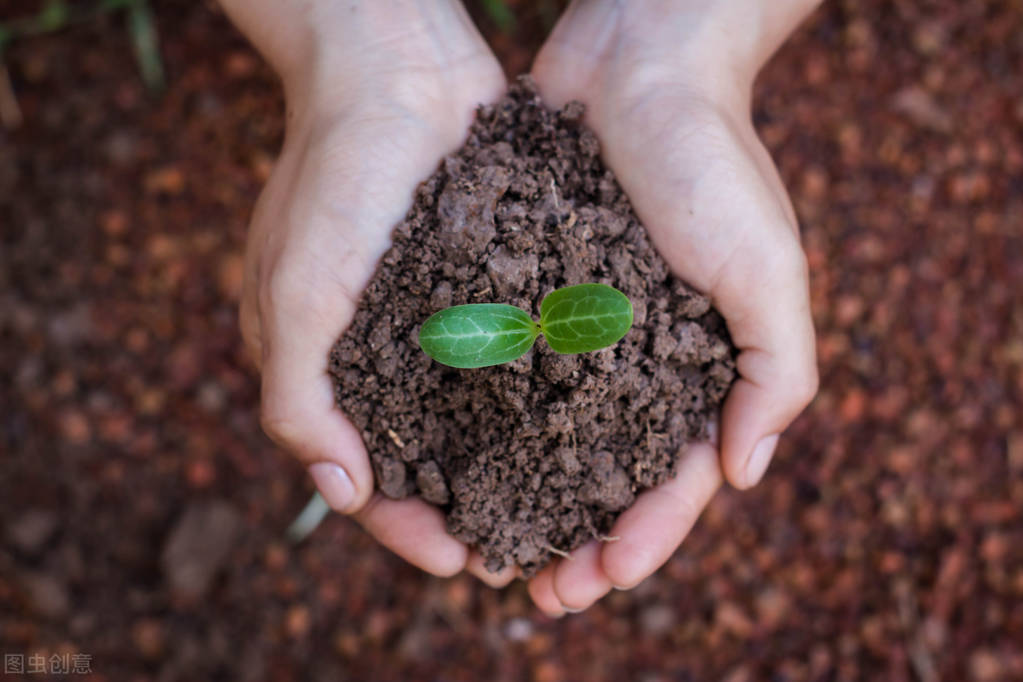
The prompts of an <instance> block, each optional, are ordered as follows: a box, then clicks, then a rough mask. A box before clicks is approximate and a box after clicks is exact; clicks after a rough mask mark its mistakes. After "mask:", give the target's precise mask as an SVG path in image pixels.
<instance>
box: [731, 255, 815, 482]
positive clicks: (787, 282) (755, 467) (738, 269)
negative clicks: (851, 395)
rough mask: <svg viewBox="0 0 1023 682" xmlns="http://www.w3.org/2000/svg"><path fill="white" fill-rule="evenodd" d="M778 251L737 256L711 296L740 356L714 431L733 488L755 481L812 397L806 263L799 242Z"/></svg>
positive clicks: (812, 361)
mask: <svg viewBox="0 0 1023 682" xmlns="http://www.w3.org/2000/svg"><path fill="white" fill-rule="evenodd" d="M782 244H784V246H775V247H772V249H771V250H765V251H764V252H761V253H753V252H752V251H751V252H749V253H743V254H739V255H737V256H736V257H735V258H734V259H733V260H732V261H730V262H729V263H728V265H727V266H726V269H725V270H723V271H722V274H721V277H720V279H719V280H718V281H719V285H718V286H716V287H715V288H714V289H713V290H712V296H713V298H714V301H715V303H716V304H717V306H718V308H719V310H721V312H722V314H723V315H724V316H725V318H726V319H727V320H728V329H729V332H730V333H731V335H732V339H733V341H734V342H735V344H736V345H737V346H738V347H739V348H740V349H741V352H740V354H739V356H738V358H737V359H736V368H737V369H738V372H739V375H740V376H739V379H738V380H737V381H736V382H735V384H734V385H733V386H732V388H731V390H730V391H729V394H728V397H727V399H726V400H725V405H724V408H723V410H722V424H723V427H724V428H723V429H722V432H721V461H722V467H723V469H724V472H725V475H726V477H727V478H728V480H729V482H731V483H732V485H734V486H736V487H738V488H748V487H750V486H753V485H756V483H757V482H758V481H759V480H760V479H761V477H762V476H763V475H764V472H765V471H766V469H767V465H768V464H769V462H770V460H771V457H772V455H773V453H774V449H775V446H776V445H777V443H778V436H779V434H780V433H781V432H782V431H783V430H785V428H786V427H788V425H789V424H790V423H791V422H792V420H793V419H795V418H796V416H797V415H798V414H799V413H800V412H801V411H802V410H803V408H805V407H806V405H807V404H808V403H809V402H810V400H811V399H812V398H813V396H814V394H815V393H816V392H817V383H818V379H817V364H816V354H815V348H814V332H813V322H812V320H811V317H810V300H809V292H808V284H807V270H806V259H805V257H804V256H803V252H802V250H801V249H800V248H799V245H798V242H795V241H794V240H786V241H783V242H782Z"/></svg>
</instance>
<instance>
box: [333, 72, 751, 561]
mask: <svg viewBox="0 0 1023 682" xmlns="http://www.w3.org/2000/svg"><path fill="white" fill-rule="evenodd" d="M582 114H583V108H582V106H581V105H579V104H569V105H568V106H566V107H565V109H563V110H562V111H560V112H553V111H550V110H549V109H547V108H545V107H544V105H543V104H542V103H541V101H540V98H539V96H538V95H537V93H536V90H535V88H534V85H533V83H532V82H531V81H530V80H529V79H528V78H522V79H520V80H519V81H517V82H516V83H515V84H514V85H513V86H512V88H511V90H510V91H509V93H508V94H507V95H506V97H505V98H504V99H503V100H502V101H501V102H499V103H498V104H496V105H494V106H488V107H482V108H481V109H480V111H479V113H478V116H477V121H476V123H475V124H474V125H473V127H472V130H471V132H470V135H469V139H468V141H467V142H466V144H465V146H464V147H463V148H462V149H461V150H460V151H458V152H457V153H456V154H454V155H452V156H450V157H448V158H447V159H445V160H444V162H443V164H442V165H441V167H440V168H439V169H438V170H437V172H436V173H435V174H434V175H433V176H432V177H431V178H430V179H429V180H427V181H426V182H424V183H423V184H422V185H421V186H420V187H419V190H418V191H417V192H416V197H415V204H414V206H413V207H412V209H411V210H410V211H409V213H408V215H407V216H406V218H405V221H404V222H402V223H401V224H400V225H398V226H397V228H396V229H395V233H394V243H393V246H392V247H391V249H390V250H389V251H388V252H387V253H386V254H385V256H384V258H383V259H382V261H381V263H380V265H379V267H378V269H377V272H376V274H375V276H374V278H373V280H372V282H371V283H370V285H369V288H368V289H367V290H366V292H365V294H364V296H363V298H362V300H361V302H360V307H359V310H358V312H357V314H356V316H355V321H354V322H353V324H352V325H351V327H350V328H349V330H348V331H347V332H346V333H345V334H344V336H343V337H342V338H341V339H339V340H338V342H337V344H336V345H335V347H334V349H333V350H332V352H331V356H330V372H331V375H332V376H333V377H334V380H335V386H336V396H337V402H338V405H339V407H340V408H341V409H342V410H343V411H344V412H345V413H346V414H348V415H349V416H350V417H351V419H352V420H353V421H354V423H355V424H356V426H357V427H358V428H359V429H360V430H361V431H362V435H363V438H364V439H365V441H366V445H367V447H368V449H369V451H370V453H371V457H372V460H373V464H374V468H375V472H376V475H377V484H378V486H379V488H380V489H381V490H382V491H383V492H384V493H385V494H386V495H388V496H390V497H393V498H402V497H407V496H409V495H414V494H419V495H422V496H423V498H425V499H426V500H428V501H430V502H433V503H435V504H438V505H441V506H442V507H443V508H444V509H445V510H446V511H447V514H448V527H449V529H450V531H451V533H452V534H453V535H454V536H455V537H457V538H459V539H460V540H462V541H464V542H467V543H469V544H471V545H474V546H476V547H478V548H479V550H480V551H481V553H482V554H483V557H484V558H485V560H486V563H487V566H488V568H490V569H491V570H497V569H500V568H502V567H504V566H506V565H508V564H510V563H516V564H518V565H519V566H521V567H522V569H523V570H524V572H525V574H526V575H531V574H533V573H535V572H536V571H537V570H538V569H539V568H541V567H542V566H543V565H544V564H546V563H547V562H548V561H549V560H550V559H551V558H552V556H553V555H554V554H555V553H558V552H567V551H571V550H572V549H575V548H576V547H578V546H580V545H582V544H583V543H585V542H586V541H587V540H590V539H591V538H601V537H604V536H606V535H607V533H608V532H609V530H610V528H611V525H612V523H613V522H614V519H615V518H616V517H617V515H618V513H620V512H621V511H622V510H623V509H625V508H627V507H628V506H629V505H630V504H631V503H632V501H633V499H634V498H635V495H636V493H637V492H638V491H640V490H642V489H643V488H647V487H650V486H654V485H657V484H658V483H661V482H662V481H664V480H665V479H667V478H668V477H670V476H671V475H672V474H673V473H674V470H675V460H676V455H677V454H678V452H679V450H680V448H682V446H683V445H685V444H686V443H687V442H689V441H691V440H694V439H701V438H706V437H707V436H708V433H707V425H708V422H709V421H710V420H712V419H713V418H714V416H715V414H716V412H717V410H718V406H719V404H720V402H721V400H722V398H723V397H724V395H725V393H726V392H727V390H728V387H729V385H730V384H731V382H732V379H733V377H734V374H735V372H734V361H733V348H732V346H731V342H730V340H729V338H728V335H727V331H726V330H725V326H724V323H723V321H722V319H721V317H720V316H719V315H718V314H717V313H716V312H715V311H713V310H712V309H711V307H710V301H709V300H708V299H707V298H706V297H704V296H702V295H700V294H698V293H696V292H695V291H693V290H692V289H690V288H689V287H688V286H686V285H685V284H684V283H682V282H681V281H679V280H678V279H676V278H674V277H673V276H672V275H671V274H670V273H669V271H668V267H667V265H666V264H665V263H664V261H663V260H662V259H661V257H660V256H659V255H658V254H657V253H656V251H654V248H653V246H652V245H651V243H650V241H649V240H648V238H647V235H646V231H645V229H644V228H643V226H642V225H641V224H640V223H639V221H638V220H637V218H636V216H635V214H634V213H633V211H632V208H631V206H630V205H629V202H628V199H627V198H626V196H625V194H624V193H623V192H622V190H621V188H620V187H619V186H618V183H617V182H616V181H615V179H614V176H613V175H612V174H611V172H610V171H608V170H607V169H606V168H605V167H604V165H603V163H602V162H601V160H600V157H599V145H598V142H597V139H596V137H595V136H594V134H593V133H592V132H591V131H590V130H588V129H587V128H586V127H585V126H583V124H582V122H581V118H582ZM583 282H602V283H605V284H610V285H612V286H615V287H617V288H618V289H620V290H622V291H624V292H625V293H626V295H628V297H629V299H630V300H631V301H632V304H633V307H634V310H635V324H634V326H633V328H632V330H631V331H630V332H629V333H628V335H626V337H625V338H624V339H623V340H622V341H621V342H620V343H618V344H616V345H615V346H613V347H611V348H607V349H604V350H601V351H597V352H594V353H589V354H584V355H573V356H565V355H557V354H555V353H554V352H553V351H551V350H550V349H549V348H548V347H547V346H546V344H545V343H544V342H542V341H541V342H539V343H538V344H537V345H536V346H535V347H534V348H533V350H531V351H530V352H528V353H527V354H526V355H525V356H523V357H522V358H520V359H519V360H517V361H515V362H512V363H509V364H506V365H501V366H496V367H488V368H483V369H475V370H455V369H451V368H448V367H445V366H443V365H440V364H438V363H436V362H434V361H432V360H431V359H430V358H429V357H427V356H426V355H425V354H424V353H423V352H422V351H421V350H420V349H419V345H418V343H417V341H416V334H417V333H418V330H419V326H420V325H421V324H422V322H423V321H424V320H425V319H426V317H428V316H429V315H430V314H431V313H433V312H435V311H437V310H440V309H442V308H445V307H447V306H451V305H458V304H462V303H479V302H501V303H511V304H513V305H517V306H520V307H522V308H523V309H525V310H529V311H531V312H533V313H534V314H536V313H537V312H538V310H539V305H540V301H541V299H542V298H543V297H544V296H545V295H546V294H548V293H549V292H551V291H553V290H554V289H556V288H558V287H562V286H566V285H571V284H579V283H583Z"/></svg>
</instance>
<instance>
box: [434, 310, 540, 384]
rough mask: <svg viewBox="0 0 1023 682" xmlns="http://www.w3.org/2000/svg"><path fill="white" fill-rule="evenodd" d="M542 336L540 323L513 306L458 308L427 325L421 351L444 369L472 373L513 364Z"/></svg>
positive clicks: (436, 317)
mask: <svg viewBox="0 0 1023 682" xmlns="http://www.w3.org/2000/svg"><path fill="white" fill-rule="evenodd" d="M539 333H540V328H539V326H538V325H537V324H536V322H533V320H532V318H530V317H529V315H528V314H527V313H526V312H525V311H524V310H522V309H520V308H516V307H515V306H513V305H504V304H501V303H476V304H470V305H456V306H455V307H453V308H447V309H445V310H441V311H439V312H436V313H434V314H433V315H431V316H430V317H429V318H428V319H427V320H426V322H424V323H423V326H422V328H421V329H420V330H419V347H420V348H422V349H423V352H424V353H426V354H427V355H429V356H430V357H431V358H433V359H434V360H436V361H437V362H439V363H441V364H442V365H447V366H448V367H457V368H459V369H471V368H475V367H488V366H490V365H499V364H501V363H502V362H511V361H512V360H514V359H515V358H517V357H520V356H521V355H523V354H525V352H526V351H527V350H529V349H530V348H532V347H533V342H534V341H536V337H537V335H539Z"/></svg>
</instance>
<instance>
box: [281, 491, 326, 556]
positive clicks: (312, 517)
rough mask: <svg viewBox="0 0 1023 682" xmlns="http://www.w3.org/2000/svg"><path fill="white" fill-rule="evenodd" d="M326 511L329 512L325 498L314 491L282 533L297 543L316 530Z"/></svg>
mask: <svg viewBox="0 0 1023 682" xmlns="http://www.w3.org/2000/svg"><path fill="white" fill-rule="evenodd" d="M328 512H330V507H329V506H328V505H327V502H326V500H324V499H323V497H322V496H321V495H320V494H319V493H314V494H313V496H312V498H311V499H310V500H309V502H308V503H306V506H305V508H304V509H302V511H301V512H299V515H298V516H296V517H295V520H294V521H292V522H291V525H290V526H288V530H287V531H285V533H284V534H285V535H286V536H287V538H288V540H290V541H291V542H294V543H295V544H298V543H299V542H302V541H303V540H305V539H306V538H307V537H309V535H310V534H311V533H312V532H313V531H314V530H316V527H317V526H319V525H320V522H321V521H323V519H324V517H326V516H327V513H328Z"/></svg>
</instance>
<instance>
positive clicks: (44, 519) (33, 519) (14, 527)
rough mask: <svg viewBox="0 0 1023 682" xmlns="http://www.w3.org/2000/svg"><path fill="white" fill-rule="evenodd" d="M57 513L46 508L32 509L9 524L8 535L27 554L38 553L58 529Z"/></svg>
mask: <svg viewBox="0 0 1023 682" xmlns="http://www.w3.org/2000/svg"><path fill="white" fill-rule="evenodd" d="M57 523H58V519H57V515H56V514H54V513H53V512H52V511H49V510H45V509H32V510H29V511H27V512H25V513H23V514H21V515H19V516H18V517H17V518H16V519H14V520H13V521H11V522H10V523H8V524H7V537H8V538H9V539H10V541H11V542H12V543H13V544H14V546H15V547H17V548H18V549H20V550H21V551H23V552H25V553H26V554H36V553H38V552H39V550H40V549H42V548H43V546H44V545H45V544H46V543H47V541H49V539H50V538H52V537H53V533H54V531H56V530H57Z"/></svg>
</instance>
